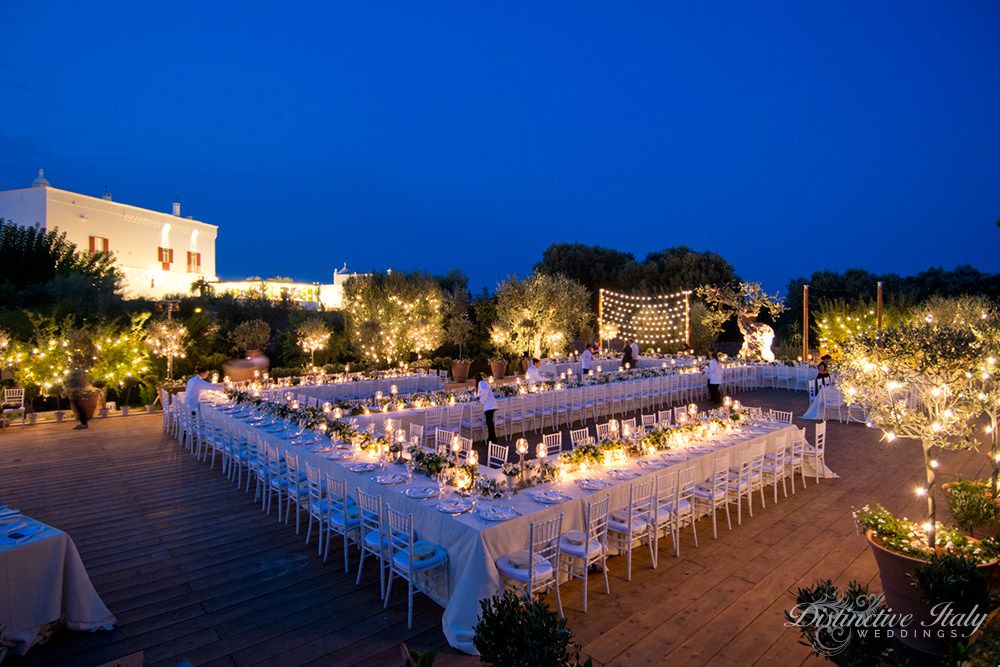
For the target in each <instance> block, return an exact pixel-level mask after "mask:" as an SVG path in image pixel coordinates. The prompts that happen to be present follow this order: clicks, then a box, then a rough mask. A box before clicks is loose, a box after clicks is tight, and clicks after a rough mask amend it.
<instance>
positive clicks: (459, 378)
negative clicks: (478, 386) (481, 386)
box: [451, 361, 472, 382]
mask: <svg viewBox="0 0 1000 667" xmlns="http://www.w3.org/2000/svg"><path fill="white" fill-rule="evenodd" d="M471 366H472V364H470V363H469V362H467V361H453V362H451V377H452V379H453V380H454V381H455V382H465V381H466V380H468V379H469V368H470V367H471Z"/></svg>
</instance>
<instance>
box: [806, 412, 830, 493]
mask: <svg viewBox="0 0 1000 667" xmlns="http://www.w3.org/2000/svg"><path fill="white" fill-rule="evenodd" d="M802 456H803V458H805V459H806V460H807V461H810V462H811V463H812V465H813V472H814V473H815V476H816V483H817V484H819V477H820V473H821V472H822V471H823V470H824V469H825V468H826V422H820V423H818V424H816V439H815V444H812V445H810V444H809V443H808V442H806V444H805V445H804V446H803V447H802Z"/></svg>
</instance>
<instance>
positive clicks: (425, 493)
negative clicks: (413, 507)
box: [403, 486, 438, 500]
mask: <svg viewBox="0 0 1000 667" xmlns="http://www.w3.org/2000/svg"><path fill="white" fill-rule="evenodd" d="M437 494H438V489H437V487H436V486H414V487H411V488H409V489H406V490H405V491H403V495H404V496H409V497H410V498H417V499H418V500H426V499H428V498H433V497H434V496H436V495H437Z"/></svg>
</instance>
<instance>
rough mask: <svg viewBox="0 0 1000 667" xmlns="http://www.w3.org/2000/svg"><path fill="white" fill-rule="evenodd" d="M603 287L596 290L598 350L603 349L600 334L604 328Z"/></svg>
mask: <svg viewBox="0 0 1000 667" xmlns="http://www.w3.org/2000/svg"><path fill="white" fill-rule="evenodd" d="M603 315H604V288H603V287H602V288H601V289H599V290H598V291H597V350H598V352H600V351H601V350H602V349H604V340H603V339H602V338H601V334H602V333H603V329H604V321H603Z"/></svg>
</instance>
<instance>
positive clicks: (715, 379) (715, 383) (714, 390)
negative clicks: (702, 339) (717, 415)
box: [708, 352, 722, 405]
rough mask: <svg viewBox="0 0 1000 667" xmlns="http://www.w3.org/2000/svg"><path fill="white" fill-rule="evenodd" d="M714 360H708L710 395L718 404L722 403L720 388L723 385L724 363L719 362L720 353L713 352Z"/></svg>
mask: <svg viewBox="0 0 1000 667" xmlns="http://www.w3.org/2000/svg"><path fill="white" fill-rule="evenodd" d="M711 356H712V360H711V361H709V362H708V395H709V397H710V398H711V399H712V402H713V403H715V404H716V405H722V394H721V393H719V388H720V386H721V385H722V364H721V363H720V362H719V353H718V352H712V355H711Z"/></svg>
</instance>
